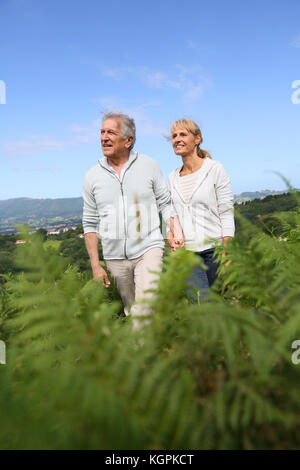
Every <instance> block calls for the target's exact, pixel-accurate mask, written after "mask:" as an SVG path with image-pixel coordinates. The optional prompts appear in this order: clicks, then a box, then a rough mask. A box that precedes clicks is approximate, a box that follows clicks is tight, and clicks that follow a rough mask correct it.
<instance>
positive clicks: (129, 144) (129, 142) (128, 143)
mask: <svg viewBox="0 0 300 470" xmlns="http://www.w3.org/2000/svg"><path fill="white" fill-rule="evenodd" d="M132 142H133V137H132V136H130V137H127V139H126V142H125V147H126V148H127V149H129V147H131V146H132Z"/></svg>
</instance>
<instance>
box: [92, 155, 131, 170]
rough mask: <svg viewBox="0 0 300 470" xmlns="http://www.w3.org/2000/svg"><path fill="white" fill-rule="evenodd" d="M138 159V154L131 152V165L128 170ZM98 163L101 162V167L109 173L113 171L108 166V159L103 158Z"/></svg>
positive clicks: (129, 160) (129, 159)
mask: <svg viewBox="0 0 300 470" xmlns="http://www.w3.org/2000/svg"><path fill="white" fill-rule="evenodd" d="M137 157H138V153H137V152H134V151H133V150H131V152H130V154H129V158H128V162H129V164H128V167H127V169H128V168H129V167H130V166H131V164H132V163H133V162H134V161H135V160H136V159H137ZM98 162H99V165H100V166H102V167H103V168H106V169H107V170H108V171H111V166H110V165H109V164H108V161H107V157H103V158H101V159H100V160H98Z"/></svg>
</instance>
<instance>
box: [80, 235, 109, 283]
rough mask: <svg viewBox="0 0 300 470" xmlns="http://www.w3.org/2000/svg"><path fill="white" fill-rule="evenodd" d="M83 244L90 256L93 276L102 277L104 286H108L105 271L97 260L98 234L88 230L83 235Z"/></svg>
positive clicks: (95, 277)
mask: <svg viewBox="0 0 300 470" xmlns="http://www.w3.org/2000/svg"><path fill="white" fill-rule="evenodd" d="M84 241H85V246H86V249H87V252H88V254H89V257H90V262H91V268H92V271H93V278H94V279H97V278H102V279H103V284H104V286H105V287H109V286H110V282H109V279H108V276H107V273H106V271H105V270H104V269H103V268H102V266H101V265H100V262H99V250H98V235H97V233H96V232H88V233H86V234H85V235H84Z"/></svg>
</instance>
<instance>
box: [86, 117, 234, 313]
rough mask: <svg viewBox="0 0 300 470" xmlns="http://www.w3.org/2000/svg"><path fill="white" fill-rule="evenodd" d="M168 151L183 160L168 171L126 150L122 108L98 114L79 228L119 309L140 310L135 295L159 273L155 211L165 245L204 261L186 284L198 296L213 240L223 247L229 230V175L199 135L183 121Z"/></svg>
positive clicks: (130, 126) (129, 134)
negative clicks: (95, 158)
mask: <svg viewBox="0 0 300 470" xmlns="http://www.w3.org/2000/svg"><path fill="white" fill-rule="evenodd" d="M170 131H171V136H170V140H171V141H172V145H173V149H174V152H175V154H176V155H179V156H181V157H182V166H181V167H180V168H176V169H175V170H174V171H173V172H172V173H170V175H169V177H168V182H167V185H166V184H165V182H164V180H163V176H162V173H161V170H160V168H159V166H158V164H157V163H156V161H155V160H153V159H152V158H150V157H148V156H146V155H142V154H140V153H138V152H135V151H133V147H134V143H135V134H136V129H135V123H134V120H133V119H131V118H130V117H129V116H127V115H125V114H122V113H113V112H109V113H106V114H105V115H104V116H103V121H102V128H101V147H102V152H103V155H104V156H103V158H102V159H101V160H99V162H98V164H97V165H96V166H94V167H93V168H91V169H90V170H89V171H88V172H87V174H86V176H85V179H84V185H83V201H84V207H83V228H84V234H85V244H86V248H87V251H88V254H89V257H90V261H91V267H92V271H93V277H94V278H102V279H103V283H104V285H105V287H108V286H109V284H110V282H109V279H108V275H107V272H106V271H105V270H104V269H103V268H102V266H101V265H100V263H99V257H98V237H100V238H101V241H102V249H103V257H104V260H105V263H106V267H107V270H108V271H109V272H110V274H111V277H112V278H113V279H114V281H115V283H116V285H117V288H118V290H119V293H120V296H121V298H122V301H123V304H124V311H125V314H126V315H129V314H131V315H132V316H134V317H139V316H143V315H147V314H148V313H149V312H148V311H147V309H145V308H142V307H141V304H140V303H139V302H138V301H142V300H145V299H147V298H148V297H149V296H150V295H151V294H150V293H147V292H146V291H147V290H148V289H151V288H153V287H154V285H153V281H155V280H156V279H157V275H158V274H155V273H153V272H152V271H155V272H156V273H157V272H160V270H161V264H162V257H163V249H164V239H163V236H162V233H161V230H160V218H159V212H161V214H162V218H163V220H164V222H165V224H166V226H167V241H168V243H169V245H170V247H171V249H172V251H175V250H176V249H177V248H179V247H181V246H184V245H185V247H186V249H188V250H192V251H194V252H195V253H196V254H197V255H198V256H199V257H201V259H202V261H203V262H204V264H205V265H206V267H207V270H204V269H202V268H201V267H200V265H199V266H196V268H195V270H194V272H193V275H192V277H191V281H192V284H193V285H194V286H195V287H196V288H198V289H200V292H202V294H203V293H204V292H205V289H207V287H208V286H211V285H212V284H213V282H214V281H215V279H216V276H217V268H218V264H217V263H216V262H215V260H214V249H213V246H214V245H215V244H216V243H219V244H222V243H223V244H224V245H226V240H227V239H228V238H232V237H233V235H234V217H233V195H232V189H231V183H230V178H229V176H228V174H227V173H226V171H225V169H224V167H223V165H222V164H221V163H220V162H217V161H214V160H212V159H211V156H210V154H209V153H208V152H207V151H205V150H203V149H201V148H200V144H201V142H202V135H201V131H200V129H199V127H198V126H197V124H196V123H195V122H193V121H192V120H190V119H181V120H179V121H176V122H174V123H173V124H172V125H171V128H170Z"/></svg>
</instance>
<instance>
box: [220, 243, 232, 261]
mask: <svg viewBox="0 0 300 470" xmlns="http://www.w3.org/2000/svg"><path fill="white" fill-rule="evenodd" d="M227 240H232V237H224V239H223V245H224V246H226V244H227ZM225 257H226V252H225V251H223V253H222V258H225ZM230 264H231V259H229V260H228V261H227V263H226V264H225V268H227V266H229V265H230Z"/></svg>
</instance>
